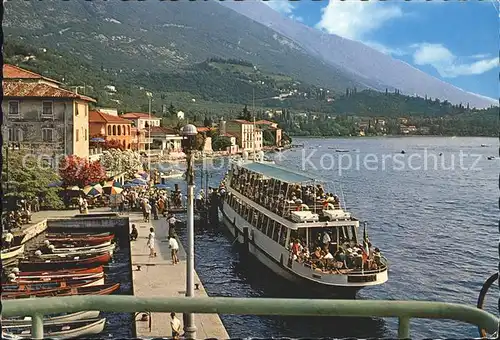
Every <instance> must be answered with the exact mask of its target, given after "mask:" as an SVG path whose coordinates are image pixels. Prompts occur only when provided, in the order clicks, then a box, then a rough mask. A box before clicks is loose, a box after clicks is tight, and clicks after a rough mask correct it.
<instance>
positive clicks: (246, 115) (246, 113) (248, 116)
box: [239, 105, 252, 121]
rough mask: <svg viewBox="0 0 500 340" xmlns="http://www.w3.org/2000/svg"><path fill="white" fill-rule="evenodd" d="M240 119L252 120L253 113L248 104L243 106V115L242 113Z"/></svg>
mask: <svg viewBox="0 0 500 340" xmlns="http://www.w3.org/2000/svg"><path fill="white" fill-rule="evenodd" d="M239 119H244V120H247V121H251V120H252V114H251V113H250V111H249V110H248V108H247V106H246V105H245V107H244V108H243V111H242V112H241V115H240V117H239Z"/></svg>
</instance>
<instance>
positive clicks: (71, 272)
mask: <svg viewBox="0 0 500 340" xmlns="http://www.w3.org/2000/svg"><path fill="white" fill-rule="evenodd" d="M102 272H103V267H102V266H98V267H93V268H77V269H66V270H56V271H46V270H45V271H22V272H19V271H17V270H16V271H14V270H13V273H15V274H16V275H17V276H19V277H22V278H36V277H52V278H58V277H67V276H75V275H76V276H78V275H88V274H95V273H102Z"/></svg>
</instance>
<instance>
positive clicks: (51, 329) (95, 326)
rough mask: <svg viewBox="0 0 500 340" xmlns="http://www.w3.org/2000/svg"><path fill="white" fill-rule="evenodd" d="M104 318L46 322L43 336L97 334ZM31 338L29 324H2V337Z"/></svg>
mask: <svg viewBox="0 0 500 340" xmlns="http://www.w3.org/2000/svg"><path fill="white" fill-rule="evenodd" d="M105 325H106V319H89V320H77V321H72V322H66V323H60V324H52V325H51V324H48V325H45V324H44V327H43V331H44V334H43V337H44V338H57V339H73V338H76V337H82V336H88V335H91V334H99V333H101V332H102V331H103V330H104V326H105ZM4 332H5V333H4ZM4 334H5V336H7V337H10V338H12V339H15V338H18V339H31V338H32V334H31V325H21V326H5V327H4V326H2V338H3V337H4Z"/></svg>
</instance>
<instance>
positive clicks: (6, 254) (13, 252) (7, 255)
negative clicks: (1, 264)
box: [1, 244, 24, 260]
mask: <svg viewBox="0 0 500 340" xmlns="http://www.w3.org/2000/svg"><path fill="white" fill-rule="evenodd" d="M23 253H24V244H21V245H20V246H17V247H11V248H10V249H4V250H2V258H1V259H2V260H7V259H11V258H13V257H16V256H19V255H21V254H23Z"/></svg>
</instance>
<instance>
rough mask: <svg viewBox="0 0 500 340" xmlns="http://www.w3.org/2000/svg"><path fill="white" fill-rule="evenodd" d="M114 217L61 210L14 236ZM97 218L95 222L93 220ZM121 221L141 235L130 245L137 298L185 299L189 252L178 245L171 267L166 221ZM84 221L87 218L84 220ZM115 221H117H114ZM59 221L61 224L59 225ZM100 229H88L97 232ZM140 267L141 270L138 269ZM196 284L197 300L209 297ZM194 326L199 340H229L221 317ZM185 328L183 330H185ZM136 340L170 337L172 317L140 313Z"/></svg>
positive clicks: (38, 216)
mask: <svg viewBox="0 0 500 340" xmlns="http://www.w3.org/2000/svg"><path fill="white" fill-rule="evenodd" d="M106 213H107V214H109V213H111V211H110V209H109V208H98V209H92V210H90V213H89V214H88V215H81V214H80V213H79V211H78V210H62V211H53V210H51V211H40V212H37V213H33V215H32V222H31V223H30V224H26V225H23V226H22V227H21V228H20V229H17V230H15V231H13V234H14V235H15V237H16V238H17V239H19V240H20V241H21V240H22V243H25V242H27V241H28V240H30V239H32V238H34V237H36V236H37V235H39V234H41V233H43V232H44V231H46V229H47V227H48V223H47V221H50V223H49V224H51V225H52V224H55V225H54V226H53V227H57V224H66V225H67V223H68V222H69V220H71V219H73V218H74V219H75V222H76V221H78V222H79V223H78V225H76V224H75V227H76V228H78V229H80V228H81V223H82V222H85V223H87V222H88V223H89V224H92V223H91V222H90V221H91V220H92V221H93V222H94V223H93V224H95V222H96V220H97V219H99V218H102V219H106V217H103V215H107V214H106ZM92 215H95V216H96V218H94V219H93V218H92V217H91V216H92ZM118 216H119V217H120V218H122V219H123V218H128V220H129V224H130V226H131V225H132V224H135V225H136V227H137V230H138V232H139V237H138V238H137V240H136V241H132V242H130V257H131V259H130V261H131V266H132V287H133V293H134V296H136V297H140V298H147V297H161V298H169V297H184V295H185V290H186V252H185V251H184V248H183V246H182V244H181V242H180V240H178V243H179V253H178V256H179V260H180V262H179V264H177V265H175V266H174V265H172V260H171V256H170V249H169V247H168V240H167V235H168V228H167V223H166V219H165V218H161V219H159V220H151V221H150V222H148V223H146V222H144V219H143V216H142V214H141V213H138V212H130V213H126V214H122V215H118ZM83 217H85V218H83ZM115 218H116V217H115ZM58 221H60V222H59V223H58ZM95 227H97V228H98V227H99V226H98V225H95V226H89V228H92V229H94V228H95ZM150 227H154V228H155V234H156V244H155V250H156V253H157V257H155V258H150V257H149V248H148V247H147V245H146V243H147V237H148V234H149V228H150ZM139 267H140V270H138V268H139ZM195 283H196V284H197V285H198V289H197V290H195V295H196V296H197V297H207V296H208V294H207V292H206V291H205V289H204V287H203V284H202V283H201V281H200V278H199V277H198V275H197V274H196V273H195ZM143 314H146V315H148V320H147V321H141V318H142V315H143ZM177 317H178V318H179V320H181V323H182V322H183V318H182V314H181V313H177ZM195 322H196V327H197V337H198V338H200V339H208V338H217V339H229V335H228V333H227V331H226V329H225V327H224V325H223V324H222V321H221V319H220V317H219V315H218V314H196V316H195ZM183 327H184V326H183ZM135 330H136V337H139V338H147V337H149V338H151V337H169V336H171V334H172V332H171V329H170V314H169V313H151V314H150V313H147V312H144V313H142V312H138V313H136V317H135Z"/></svg>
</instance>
